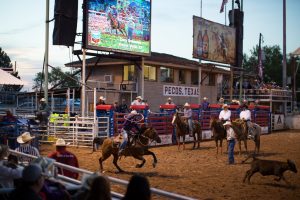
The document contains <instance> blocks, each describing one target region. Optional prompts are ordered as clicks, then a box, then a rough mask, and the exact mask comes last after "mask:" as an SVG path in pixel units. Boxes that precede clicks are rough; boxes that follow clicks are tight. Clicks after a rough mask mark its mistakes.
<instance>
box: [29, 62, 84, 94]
mask: <svg viewBox="0 0 300 200" xmlns="http://www.w3.org/2000/svg"><path fill="white" fill-rule="evenodd" d="M71 77H72V78H71ZM79 79H80V77H79V75H75V76H73V74H72V73H71V72H69V71H67V72H63V71H62V69H61V68H60V67H55V68H53V69H52V70H51V71H50V72H49V73H48V82H49V85H50V86H56V85H57V87H56V88H59V89H61V88H69V87H79V86H80V84H79ZM61 80H64V81H63V82H61ZM33 81H34V85H33V87H32V89H33V90H39V89H40V87H41V83H42V84H43V85H42V86H44V76H43V73H42V72H39V73H37V74H36V76H35V78H34V79H33Z"/></svg>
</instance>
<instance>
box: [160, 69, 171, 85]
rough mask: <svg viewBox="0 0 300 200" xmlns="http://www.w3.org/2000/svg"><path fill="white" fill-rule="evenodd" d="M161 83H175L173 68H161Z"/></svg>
mask: <svg viewBox="0 0 300 200" xmlns="http://www.w3.org/2000/svg"><path fill="white" fill-rule="evenodd" d="M160 81H161V82H167V83H173V82H174V70H173V69H172V68H167V67H160Z"/></svg>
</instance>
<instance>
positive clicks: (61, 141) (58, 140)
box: [55, 138, 70, 147]
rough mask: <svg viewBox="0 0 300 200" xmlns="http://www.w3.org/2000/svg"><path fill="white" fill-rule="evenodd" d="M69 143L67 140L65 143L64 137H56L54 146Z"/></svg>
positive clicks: (62, 145)
mask: <svg viewBox="0 0 300 200" xmlns="http://www.w3.org/2000/svg"><path fill="white" fill-rule="evenodd" d="M69 144H70V143H69V142H68V143H66V141H65V140H64V139H62V138H58V139H57V140H56V143H55V146H57V147H64V146H67V145H69Z"/></svg>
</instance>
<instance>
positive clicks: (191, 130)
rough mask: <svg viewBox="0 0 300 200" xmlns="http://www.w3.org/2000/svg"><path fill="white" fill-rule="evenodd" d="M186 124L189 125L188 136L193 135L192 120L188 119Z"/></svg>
mask: <svg viewBox="0 0 300 200" xmlns="http://www.w3.org/2000/svg"><path fill="white" fill-rule="evenodd" d="M188 124H189V134H192V133H193V120H192V119H188Z"/></svg>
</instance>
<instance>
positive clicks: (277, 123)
mask: <svg viewBox="0 0 300 200" xmlns="http://www.w3.org/2000/svg"><path fill="white" fill-rule="evenodd" d="M283 128H284V115H278V114H276V115H274V130H282V129H283Z"/></svg>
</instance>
